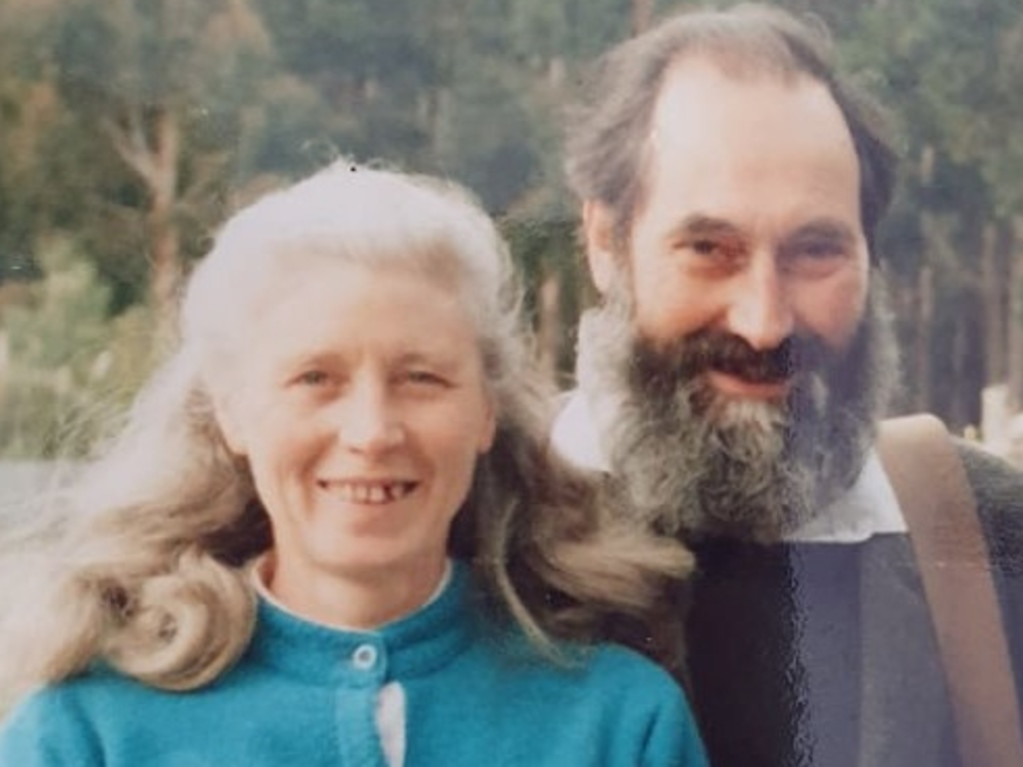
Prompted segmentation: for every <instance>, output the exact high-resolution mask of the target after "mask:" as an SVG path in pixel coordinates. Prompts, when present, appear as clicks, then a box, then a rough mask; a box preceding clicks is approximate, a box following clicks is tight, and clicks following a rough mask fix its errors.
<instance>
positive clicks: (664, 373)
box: [634, 330, 831, 383]
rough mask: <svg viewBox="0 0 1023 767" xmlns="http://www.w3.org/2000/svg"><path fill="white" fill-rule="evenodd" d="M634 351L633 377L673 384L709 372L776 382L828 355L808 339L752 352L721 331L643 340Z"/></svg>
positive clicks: (790, 340) (790, 339) (815, 366)
mask: <svg viewBox="0 0 1023 767" xmlns="http://www.w3.org/2000/svg"><path fill="white" fill-rule="evenodd" d="M635 352H636V354H635V360H634V361H635V363H636V364H635V372H636V373H637V374H638V375H642V376H645V377H647V380H648V382H649V380H650V377H653V378H654V379H655V380H656V379H660V378H664V379H670V381H671V382H674V383H677V382H678V381H689V380H692V379H694V378H696V377H697V376H699V375H700V374H702V373H707V372H711V371H714V372H719V373H726V374H728V375H732V376H735V377H736V378H741V379H743V380H745V381H748V382H750V383H780V382H784V381H786V380H788V379H789V378H791V377H793V376H794V375H795V374H796V373H799V372H801V371H809V370H816V369H818V368H820V367H821V366H822V365H824V364H826V362H827V360H828V359H829V358H830V357H831V354H830V350H829V349H828V348H827V346H825V344H824V343H823V342H822V341H821V340H819V339H817V338H815V337H812V336H789V337H787V338H786V339H784V340H783V341H782V342H781V343H780V344H778V345H777V346H775V347H774V348H772V349H754V348H753V347H752V346H751V345H750V344H749V343H748V342H747V341H746V340H745V339H743V338H742V337H740V336H737V335H735V334H734V333H729V332H727V331H721V330H700V331H697V332H696V333H692V334H690V335H688V336H685V337H683V338H681V339H678V340H675V341H671V342H667V343H653V342H651V341H649V340H646V339H644V340H641V341H640V342H639V343H637V345H636V349H635ZM664 383H669V380H665V381H664Z"/></svg>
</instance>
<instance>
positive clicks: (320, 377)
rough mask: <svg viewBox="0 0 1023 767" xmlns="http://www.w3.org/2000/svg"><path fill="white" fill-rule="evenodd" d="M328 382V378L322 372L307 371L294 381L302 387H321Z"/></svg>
mask: <svg viewBox="0 0 1023 767" xmlns="http://www.w3.org/2000/svg"><path fill="white" fill-rule="evenodd" d="M329 380H330V376H328V375H327V374H326V373H325V372H324V371H322V370H307V371H305V372H304V373H302V374H301V375H299V376H298V377H297V378H296V379H295V381H296V383H299V384H302V385H303V386H323V385H324V384H325V383H327V382H328V381H329Z"/></svg>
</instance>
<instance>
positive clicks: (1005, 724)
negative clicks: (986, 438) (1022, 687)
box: [878, 415, 1023, 767]
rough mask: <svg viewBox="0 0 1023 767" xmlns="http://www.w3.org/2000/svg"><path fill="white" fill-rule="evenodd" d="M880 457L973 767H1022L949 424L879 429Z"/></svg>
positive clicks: (916, 422) (909, 423) (990, 587)
mask: <svg viewBox="0 0 1023 767" xmlns="http://www.w3.org/2000/svg"><path fill="white" fill-rule="evenodd" d="M878 450H879V452H880V454H881V460H882V462H883V463H884V467H885V471H886V472H887V474H888V478H889V479H890V480H891V483H892V486H893V487H894V489H895V495H896V497H897V498H898V501H899V506H900V507H901V508H902V513H903V514H904V515H905V518H906V524H907V526H908V527H909V534H910V539H911V540H912V542H913V550H914V552H915V554H916V559H917V563H918V566H919V568H920V574H921V578H922V579H923V585H924V592H925V593H926V595H927V601H928V603H929V605H930V608H931V616H932V619H933V621H934V627H935V632H936V634H937V638H938V645H939V646H940V648H941V657H942V662H943V665H944V667H945V675H946V678H947V680H948V688H949V691H950V694H951V697H952V708H953V713H954V715H955V720H956V732H957V735H958V743H959V752H960V755H961V757H962V763H963V764H964V765H968V766H969V767H1011V766H1012V765H1016V766H1018V767H1023V738H1021V736H1020V725H1019V704H1018V700H1017V697H1016V689H1015V684H1014V681H1013V680H1014V677H1013V674H1012V664H1011V661H1010V659H1009V651H1008V647H1007V645H1006V640H1005V632H1004V630H1003V626H1002V621H1001V611H1000V609H999V605H998V599H997V596H996V594H995V585H994V580H993V579H992V577H991V567H990V559H989V557H988V549H987V543H986V542H985V538H984V534H983V531H982V530H981V527H980V520H979V517H978V515H977V509H976V503H975V500H974V498H973V493H972V491H971V489H970V486H969V484H968V482H967V479H966V472H965V470H964V469H963V465H962V462H961V461H960V460H959V456H958V455H957V454H956V451H955V447H954V445H953V443H952V440H951V439H950V438H949V435H948V432H947V431H946V429H945V426H944V424H942V422H941V421H939V420H938V419H937V418H935V417H934V416H930V415H915V416H907V417H904V418H895V419H891V420H888V421H885V422H884V423H882V425H881V431H880V437H879V439H878Z"/></svg>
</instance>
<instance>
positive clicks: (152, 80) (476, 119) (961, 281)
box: [0, 0, 1023, 456]
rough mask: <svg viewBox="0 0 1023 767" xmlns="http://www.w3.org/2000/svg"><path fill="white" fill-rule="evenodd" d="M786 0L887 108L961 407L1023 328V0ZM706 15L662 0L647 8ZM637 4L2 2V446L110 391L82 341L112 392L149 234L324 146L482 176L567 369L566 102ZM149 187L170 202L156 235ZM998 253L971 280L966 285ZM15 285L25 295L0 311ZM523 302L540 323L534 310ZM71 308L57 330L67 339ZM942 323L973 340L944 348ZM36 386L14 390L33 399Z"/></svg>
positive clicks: (574, 273)
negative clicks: (553, 321)
mask: <svg viewBox="0 0 1023 767" xmlns="http://www.w3.org/2000/svg"><path fill="white" fill-rule="evenodd" d="M778 4H779V5H782V6H784V7H787V8H789V9H791V10H794V11H796V12H798V13H812V14H814V15H817V16H819V17H820V18H821V19H823V20H824V21H825V22H826V23H828V24H829V25H830V27H831V29H832V30H833V32H834V34H835V40H836V44H837V49H838V53H839V55H840V58H841V59H842V61H843V62H844V63H845V65H846V69H848V70H852V71H856V72H857V73H859V75H860V76H861V79H862V80H863V81H864V83H865V84H866V85H867V87H868V89H869V90H871V91H873V92H875V93H877V94H878V95H879V96H880V97H881V99H882V101H884V102H886V103H887V104H889V105H891V106H892V107H893V109H894V114H895V116H896V118H897V122H898V125H899V127H900V132H901V149H902V154H903V156H904V163H903V175H902V183H901V187H900V190H899V195H898V198H897V200H896V203H895V207H894V210H893V215H892V216H891V218H890V220H889V222H888V225H887V227H886V229H885V231H884V232H883V237H882V240H881V251H882V252H883V253H884V254H885V258H886V260H887V263H888V264H889V271H890V272H891V274H892V278H893V280H892V281H893V283H894V284H893V292H894V294H895V298H896V303H897V305H898V306H899V307H901V309H902V310H904V316H902V317H901V318H900V327H901V328H902V330H903V333H902V339H903V345H904V347H905V348H906V350H907V352H908V353H907V358H908V359H910V360H912V361H913V362H912V364H910V365H908V366H907V368H908V369H907V372H908V374H909V382H910V385H909V387H907V388H908V390H910V391H913V392H919V393H920V394H919V397H920V401H919V402H917V403H915V405H916V406H918V407H928V408H937V409H938V410H939V412H941V413H943V414H946V415H949V414H951V415H952V417H953V419H960V418H969V417H971V416H970V415H969V414H970V410H971V408H974V409H975V405H974V404H970V403H975V402H976V401H977V399H978V391H977V390H978V388H979V386H980V385H981V384H982V383H984V380H983V375H985V374H981V377H980V379H978V378H977V376H976V375H975V374H974V373H972V372H971V373H970V374H969V375H967V374H965V373H964V372H963V371H965V370H966V368H967V367H970V366H973V367H976V366H977V364H979V363H978V362H977V359H978V354H979V359H980V360H981V361H983V360H986V359H992V358H994V357H997V356H998V355H999V354H1001V356H1005V353H1006V349H1004V348H1002V349H997V348H995V347H997V346H999V345H1000V346H1002V347H1007V344H1006V340H1007V338H1008V335H1009V334H1008V333H1005V332H1003V333H1002V336H1004V338H1003V339H1002V340H998V339H999V336H998V333H994V334H991V333H990V332H988V331H989V330H990V328H991V327H994V326H999V328H1000V329H1001V330H1002V331H1004V328H1001V325H1003V324H1004V325H1007V326H1009V325H1013V324H1018V323H1019V320H1018V317H1016V315H1015V314H1013V313H1012V312H1010V311H1008V310H1006V311H1004V312H1003V313H1002V314H1001V315H998V317H1000V318H998V317H996V315H997V312H992V311H989V309H990V307H997V306H1001V305H1002V304H1005V305H1006V307H1008V305H1009V304H1010V303H1011V301H1010V299H1011V298H1013V297H1015V296H1016V295H1017V294H1018V293H1019V289H1018V287H1016V286H1013V285H1010V282H1011V279H1010V275H1009V269H1010V267H1009V264H1010V262H1011V259H1010V258H1009V256H1010V255H1011V254H1012V253H1014V252H1018V251H1023V242H1021V238H1023V226H1020V225H1019V224H1018V221H1021V220H1023V184H1020V183H1019V182H1018V179H1019V178H1020V177H1023V131H1020V130H1019V129H1018V126H1019V125H1020V124H1021V123H1023V89H1020V88H1019V87H1018V86H1019V83H1020V81H1021V78H1023V8H1021V6H1020V4H1019V0H885V1H884V2H877V1H874V0H859V1H858V2H849V1H848V0H778ZM698 5H700V3H698V2H697V1H696V0H661V2H658V3H654V4H653V6H654V9H655V16H664V15H668V14H671V13H674V12H675V11H677V10H680V9H683V8H687V7H694V6H698ZM636 6H637V3H636V2H635V0H288V2H278V1H277V0H109V2H101V3H97V2H95V0H0V309H2V310H3V314H4V320H3V323H4V324H3V328H4V332H6V333H8V334H9V338H10V339H11V341H10V342H11V343H12V344H14V343H15V342H14V339H15V335H16V334H17V333H21V335H19V336H18V338H19V339H20V340H18V341H17V344H18V345H19V346H18V348H17V356H16V358H15V359H16V361H17V362H18V365H19V366H23V367H24V371H27V370H29V369H32V370H36V371H37V372H38V371H44V372H42V373H38V374H39V375H42V376H43V379H45V381H46V383H44V384H38V385H36V384H32V386H34V387H36V389H38V391H37V393H36V394H33V395H32V396H31V397H29V398H28V399H19V400H18V401H17V402H16V403H14V404H12V400H11V399H10V398H11V397H12V396H15V394H12V391H14V389H12V388H11V387H12V386H14V384H13V383H12V382H10V381H9V382H8V384H7V393H6V395H5V396H7V398H8V399H7V406H6V407H5V408H4V413H3V415H2V416H0V419H2V420H0V438H2V439H0V444H2V445H5V446H8V447H7V449H8V450H9V451H11V450H13V451H15V452H18V454H20V455H26V456H27V455H31V454H39V453H46V454H49V453H52V452H54V451H56V450H57V443H58V442H59V441H60V439H61V437H60V434H61V432H60V431H59V429H60V428H61V427H59V426H55V424H60V423H65V422H67V420H68V419H69V418H70V419H72V420H74V419H77V417H78V416H77V413H78V412H79V411H81V410H83V409H86V410H87V409H88V406H80V405H79V404H75V402H74V396H77V394H74V393H77V392H78V390H79V389H82V391H86V392H88V394H82V395H81V396H82V397H84V399H83V402H84V401H85V400H89V401H90V402H92V401H95V399H96V397H95V393H96V392H97V391H99V389H101V388H102V387H103V386H108V383H109V382H108V383H103V384H102V386H101V385H100V383H98V382H97V381H96V380H93V379H91V378H90V377H89V371H90V370H91V369H92V367H91V366H92V365H93V364H94V363H95V359H96V358H97V355H99V354H101V353H103V352H105V351H110V350H123V352H122V351H118V352H117V353H116V354H114V356H113V358H112V359H113V360H114V361H113V362H111V371H114V372H110V373H109V376H110V381H111V382H112V381H113V379H114V378H115V377H116V375H119V373H116V371H117V370H118V365H119V364H121V363H120V362H119V361H120V360H122V358H130V356H131V355H130V354H128V353H127V351H126V350H128V349H130V348H131V347H132V343H137V342H133V341H132V340H131V339H132V337H133V335H132V334H133V333H135V332H138V333H140V334H141V335H145V333H143V330H144V329H145V326H146V324H147V322H148V319H147V310H144V309H141V308H140V307H143V306H145V305H147V302H149V300H150V296H149V290H148V288H149V287H150V286H151V284H152V281H153V279H154V278H153V275H154V272H155V270H156V266H155V264H156V260H157V250H158V249H157V248H156V246H155V245H154V242H155V234H154V231H155V230H158V229H159V228H160V226H164V227H172V228H173V229H174V232H175V235H176V236H175V238H174V243H173V245H174V247H175V248H176V251H177V252H176V258H177V260H178V261H179V262H180V264H181V265H185V264H187V263H188V262H189V261H190V260H191V259H193V258H195V257H197V256H198V255H200V254H201V253H202V252H203V251H204V250H205V248H206V247H207V245H208V243H209V236H210V233H211V231H212V230H213V229H214V228H215V227H216V225H217V223H218V222H219V221H220V220H222V219H223V217H224V216H225V214H226V213H227V212H229V211H230V210H231V209H233V208H234V207H235V206H236V205H237V204H238V203H239V202H243V201H246V200H248V199H251V197H252V196H253V194H255V193H258V192H259V191H260V190H262V189H265V188H267V187H269V186H271V185H273V184H275V183H277V182H278V181H279V180H280V179H282V178H283V179H286V178H294V177H297V176H299V175H302V174H305V173H307V172H309V171H310V170H312V169H314V168H316V167H319V166H320V165H322V164H324V163H325V162H326V161H327V160H329V159H331V158H332V157H333V156H335V155H336V154H337V153H345V154H350V155H353V156H355V157H356V158H357V159H361V160H369V159H381V160H383V161H385V162H387V163H390V164H394V165H397V166H399V167H403V168H406V169H409V170H413V171H420V172H428V173H439V174H442V175H447V176H450V177H452V178H454V179H456V180H458V181H461V182H463V183H465V184H467V185H468V186H470V187H471V188H472V189H474V190H475V192H476V193H477V195H478V196H479V197H480V199H481V200H483V202H484V203H485V205H486V206H487V207H488V208H489V210H490V211H491V212H492V213H494V214H495V215H496V216H498V217H499V218H500V219H501V221H502V224H503V227H504V230H505V232H506V233H507V234H508V236H509V238H510V241H511V244H512V248H513V252H514V254H515V256H516V258H517V260H518V262H519V264H520V266H521V267H522V269H523V272H524V275H525V282H526V285H527V288H528V289H529V296H530V300H531V301H533V300H534V299H535V298H536V296H537V295H538V290H539V286H540V285H542V284H546V285H548V286H549V285H551V284H553V283H557V284H558V285H560V289H561V299H560V301H561V307H562V311H561V315H560V318H561V321H563V323H564V329H565V332H564V334H563V335H562V337H561V338H560V341H559V339H555V341H556V342H559V343H560V346H558V348H556V349H548V350H547V354H548V357H549V358H554V359H557V360H559V362H560V364H561V366H562V367H563V368H564V369H567V368H568V367H569V366H570V363H571V359H570V357H571V329H572V326H573V323H574V319H575V317H576V316H577V314H578V310H579V307H580V306H582V305H583V304H585V303H586V302H587V301H589V300H591V298H592V297H591V296H590V295H589V293H588V279H587V277H586V276H585V273H584V270H583V269H582V268H581V265H580V263H579V260H578V256H577V253H576V245H575V238H574V229H575V226H576V201H574V200H572V199H571V196H570V195H569V194H568V193H567V191H566V189H565V187H564V182H563V178H562V169H561V126H562V118H563V114H562V109H563V106H564V105H565V104H566V102H568V101H569V100H570V98H571V96H572V94H573V89H574V87H575V83H576V80H577V75H578V73H579V70H580V68H581V67H582V66H584V65H585V64H586V63H588V62H589V61H591V60H592V59H593V58H594V57H596V56H597V55H599V54H600V53H601V52H602V51H604V50H606V49H607V48H608V47H609V46H610V45H612V44H613V43H615V42H617V41H619V40H621V39H623V38H625V37H626V36H627V35H628V34H629V31H630V26H631V23H632V12H633V9H634V8H635V7H636ZM161 121H163V123H161ZM161 124H163V125H166V124H172V127H173V128H174V130H175V131H176V132H177V133H176V135H177V136H178V139H179V141H178V144H174V143H173V142H172V143H171V145H170V146H162V145H161V143H160V135H161V134H160V126H161ZM150 162H152V163H157V164H159V163H162V166H161V167H162V174H161V173H154V172H151V171H152V168H150V169H149V170H150V172H149V173H148V175H147V170H146V168H147V163H150ZM160 179H162V180H163V181H162V182H161V181H160ZM161 183H163V184H165V185H166V186H168V187H170V188H169V189H167V188H164V187H163V186H161ZM158 194H164V195H165V196H166V197H167V200H164V201H163V202H164V210H163V218H162V219H160V221H159V222H158V223H159V226H157V224H156V223H154V206H155V197H156V196H157V195H158ZM168 200H169V202H168ZM991 231H993V232H994V233H995V236H994V239H991V237H992V235H991ZM985 237H987V238H988V239H987V240H985V239H984V238H985ZM990 242H996V246H995V248H994V252H993V253H988V254H987V256H985V257H986V258H987V261H986V267H985V268H986V269H987V272H988V273H989V274H990V275H993V277H992V278H991V279H989V281H988V284H985V283H982V282H981V281H979V280H978V278H977V276H976V274H977V271H978V268H977V267H978V261H979V259H980V255H979V254H981V253H982V251H984V248H985V247H987V246H986V245H985V243H988V244H990ZM46 243H57V245H47V244H46ZM68 243H73V244H74V246H73V247H71V246H70V245H69V244H68ZM58 251H59V252H58ZM984 252H986V251H984ZM60 253H64V255H60ZM61 259H64V260H61ZM76 270H78V271H76ZM83 270H84V271H83ZM43 272H45V274H46V276H45V279H44V280H43V281H42V282H39V283H37V284H34V285H33V284H31V282H30V281H31V280H32V279H36V280H38V279H40V276H41V275H42V274H43ZM60 275H64V276H63V277H60ZM73 275H78V276H77V277H74V278H73V279H72V277H73ZM60 279H70V280H72V282H74V280H75V279H77V280H78V283H75V284H77V285H78V288H77V290H78V292H77V293H75V292H74V291H71V293H70V294H66V293H61V292H60V291H61V290H63V289H65V288H60V286H59V283H60ZM930 279H933V284H932V286H931V288H932V295H930V296H929V297H926V296H924V288H923V286H925V285H927V284H931V283H929V282H928V280H930ZM15 281H17V282H19V283H21V284H22V287H21V288H20V289H16V287H14V282H15ZM26 282H28V285H27V286H26V285H25V283H26ZM992 286H994V287H992ZM931 288H929V289H931ZM47 291H49V292H47ZM992 291H995V292H992ZM58 294H59V295H73V296H76V297H74V298H67V299H66V300H67V301H68V302H69V308H68V309H67V311H68V312H71V313H72V314H75V315H76V316H77V319H76V320H74V321H73V322H72V321H71V320H69V318H68V317H64V318H63V319H61V316H60V310H58V309H57V308H56V306H55V305H48V304H47V303H46V302H47V301H48V300H49V301H57V300H58V299H57V298H55V297H56V296H57V295H58ZM11 295H17V296H20V297H19V298H18V299H17V301H15V302H14V304H15V305H13V306H12V305H11V303H12V300H13V299H11V297H10V296H11ZM48 295H49V296H51V297H50V298H49V299H47V298H45V296H48ZM925 298H927V300H924V299H925ZM61 300H65V299H61ZM4 307H6V308H4ZM44 307H45V308H44ZM928 307H930V308H928ZM530 308H531V309H532V310H534V311H535V314H534V317H535V318H536V319H537V321H541V319H542V318H543V317H549V316H551V315H550V311H549V308H548V310H547V314H546V315H545V314H543V313H541V312H538V311H536V308H537V307H536V305H535V304H534V303H531V304H530ZM925 310H926V311H929V312H931V313H930V314H924V313H922V312H925ZM1013 311H1015V312H1016V313H1018V312H1019V311H1020V310H1019V308H1018V307H1017V308H1016V309H1015V310H1013ZM913 312H917V313H913ZM981 314H984V317H980V316H979V315H981ZM78 315H80V316H78ZM18 323H22V326H21V327H22V328H28V327H31V328H32V330H31V332H29V331H28V330H27V329H22V330H16V326H18ZM33 323H34V324H33ZM62 323H70V325H69V327H70V330H69V331H68V333H69V335H68V337H67V338H65V339H64V340H61V339H60V338H59V337H58V336H59V335H60V333H61V328H63V327H64V325H62ZM132 323H136V324H137V325H138V328H136V330H132V329H131V327H130V326H131V325H132ZM33 334H34V338H35V340H34V341H30V340H29V338H30V336H33ZM90 334H92V335H90ZM548 336H549V334H548ZM949 338H953V339H965V340H962V344H961V345H963V348H964V349H966V351H964V352H963V353H962V355H960V358H959V359H958V360H957V361H954V360H952V359H951V357H952V356H955V355H956V354H959V353H958V352H956V351H954V350H953V351H952V352H950V351H949V349H950V348H951V347H949V346H948V344H947V343H946V341H947V339H949ZM69 339H73V340H69ZM948 343H952V342H951V341H949V342H948ZM956 343H959V342H958V341H957V342H956ZM943 344H944V346H943ZM953 345H954V344H953ZM44 347H45V351H44ZM90 349H91V350H92V351H87V350H90ZM97 349H98V350H99V351H97ZM978 349H980V350H981V351H980V352H978V351H977V350H978ZM13 353H14V351H13V349H12V354H13ZM140 353H141V352H140ZM1020 353H1021V354H1023V351H1021V352H1020ZM90 355H92V356H91V357H90ZM58 360H62V361H61V362H59V364H58ZM72 360H74V361H72ZM949 365H952V367H948V366H949ZM100 367H102V366H100ZM141 367H142V368H143V369H144V368H145V366H144V365H143V366H141ZM1002 367H1004V365H1001V364H998V365H994V366H993V367H992V369H994V370H1000V369H1001V368H1002ZM1019 367H1020V369H1021V370H1023V363H1021V364H1020V366H1019ZM62 369H64V370H66V371H68V372H64V373H59V372H58V371H59V370H62ZM97 369H98V368H97ZM129 370H130V372H131V374H132V375H134V374H135V369H134V368H129ZM22 374H23V373H18V375H22ZM11 375H13V372H12V373H11ZM24 375H28V373H27V372H24ZM132 375H128V376H127V377H126V378H125V381H124V383H123V384H122V386H123V388H124V389H130V388H131V387H132V386H133V385H134V383H133V382H134V381H137V375H135V377H132ZM61 376H63V378H61ZM43 379H40V380H43ZM27 380H28V379H25V380H24V381H22V382H21V383H19V384H17V386H20V387H21V388H20V389H18V388H17V386H16V387H15V389H17V391H18V392H20V393H19V394H17V395H16V396H18V397H28V395H27V394H26V392H27V391H28V390H29V389H30V388H32V387H31V386H29V384H28V383H27ZM60 381H64V382H65V383H59V382H60ZM61 387H65V388H61ZM109 388H115V387H114V386H113V384H112V383H109ZM65 389H66V390H65ZM12 412H16V413H18V415H17V417H15V416H14V415H11V413H12ZM19 419H20V420H19ZM15 421H17V423H15ZM33 422H38V423H47V424H50V425H48V426H46V427H45V429H43V430H42V431H45V432H46V434H47V435H46V436H44V434H43V433H42V432H41V433H40V434H38V435H36V436H31V435H30V434H29V432H30V430H31V426H30V424H31V423H33ZM19 424H20V425H19ZM55 429H56V431H55ZM72 444H73V445H75V446H77V445H78V444H79V443H78V442H72ZM15 445H18V447H17V448H15V447H14V446H15ZM75 449H78V447H75Z"/></svg>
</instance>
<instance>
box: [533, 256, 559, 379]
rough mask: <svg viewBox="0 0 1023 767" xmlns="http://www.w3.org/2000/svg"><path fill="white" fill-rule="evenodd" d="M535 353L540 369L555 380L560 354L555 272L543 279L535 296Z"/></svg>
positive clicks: (557, 293)
mask: <svg viewBox="0 0 1023 767" xmlns="http://www.w3.org/2000/svg"><path fill="white" fill-rule="evenodd" d="M537 299H538V301H537V323H538V328H537V345H538V347H539V348H538V349H537V352H538V353H539V355H540V369H541V370H542V371H543V372H544V374H545V375H546V376H547V377H548V380H551V381H553V380H555V377H556V376H557V371H558V360H559V359H560V354H561V339H562V328H561V273H560V272H559V271H557V270H554V271H552V272H551V273H550V274H548V275H546V276H545V277H544V278H543V281H542V282H541V283H540V291H539V293H538V296H537Z"/></svg>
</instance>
